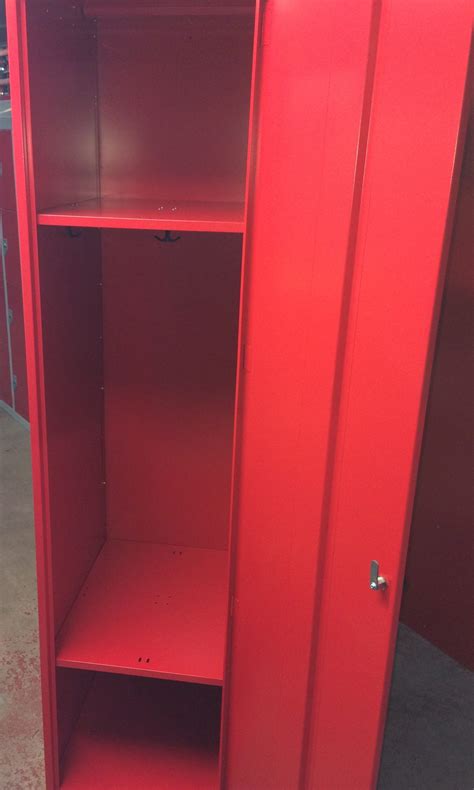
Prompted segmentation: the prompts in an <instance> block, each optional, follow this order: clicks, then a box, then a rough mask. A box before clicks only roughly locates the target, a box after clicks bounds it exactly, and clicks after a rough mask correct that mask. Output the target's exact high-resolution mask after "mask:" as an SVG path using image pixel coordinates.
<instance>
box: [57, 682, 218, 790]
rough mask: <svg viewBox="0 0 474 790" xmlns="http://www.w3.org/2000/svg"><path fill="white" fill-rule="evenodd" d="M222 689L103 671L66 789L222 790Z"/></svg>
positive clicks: (67, 771)
mask: <svg viewBox="0 0 474 790" xmlns="http://www.w3.org/2000/svg"><path fill="white" fill-rule="evenodd" d="M220 705H221V692H220V689H218V688H216V687H211V686H203V685H195V684H189V683H176V682H173V681H163V680H157V679H149V678H139V677H132V676H125V675H112V674H103V673H97V674H96V675H95V676H94V678H93V680H92V683H91V686H90V689H89V692H88V694H87V697H86V699H85V701H84V704H83V706H82V711H81V715H80V717H79V720H78V722H77V725H76V727H75V730H74V732H73V734H72V736H71V739H70V741H69V744H68V747H67V749H66V752H65V755H64V759H63V761H62V766H61V768H62V771H61V774H62V781H61V788H62V790H86V788H87V790H130V788H131V787H137V788H140V790H152V789H153V790H157V788H166V790H188V788H189V790H214V788H215V789H216V790H217V787H218V773H219V770H218V755H219V723H220Z"/></svg>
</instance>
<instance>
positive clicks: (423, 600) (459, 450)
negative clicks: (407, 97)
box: [401, 110, 474, 669]
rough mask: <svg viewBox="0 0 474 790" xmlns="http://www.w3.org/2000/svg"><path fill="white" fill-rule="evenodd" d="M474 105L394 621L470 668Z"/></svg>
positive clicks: (473, 634) (473, 646)
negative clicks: (403, 577) (397, 619)
mask: <svg viewBox="0 0 474 790" xmlns="http://www.w3.org/2000/svg"><path fill="white" fill-rule="evenodd" d="M473 251H474V110H471V117H470V120H469V124H468V131H467V139H466V147H465V152H464V160H463V166H462V172H461V180H460V186H459V195H458V201H457V206H456V215H455V224H454V233H453V239H452V243H451V250H450V256H449V264H448V272H447V280H446V287H445V293H444V301H443V308H442V314H441V321H440V325H439V330H438V339H437V345H436V352H435V359H434V366H433V374H432V380H431V391H430V398H429V403H428V411H427V416H426V423H425V433H424V439H423V450H422V457H421V463H420V469H419V475H418V483H417V491H416V499H415V508H414V513H413V521H412V528H411V536H410V545H409V551H408V560H407V569H406V580H405V583H406V589H405V593H404V596H403V601H402V611H401V620H402V622H404V623H406V624H407V625H409V626H410V627H411V628H414V629H415V631H417V632H418V633H420V634H421V635H422V636H424V637H425V638H426V639H429V641H430V642H433V643H434V644H435V645H437V646H438V647H439V648H441V650H443V651H444V652H445V653H447V654H448V655H450V656H452V657H453V658H455V659H456V660H457V661H459V662H460V663H462V664H464V665H466V666H467V667H470V668H471V669H474V630H473V628H472V624H473V620H474V617H473V601H474V573H473V559H474V557H473V554H474V552H473V547H474V541H473V523H474V518H473V516H474V492H473V484H472V482H473V476H472V471H473V457H474V456H473V422H474V409H473V393H474V386H473V385H474V365H473V347H474V346H473V340H474V277H473V257H474V255H473Z"/></svg>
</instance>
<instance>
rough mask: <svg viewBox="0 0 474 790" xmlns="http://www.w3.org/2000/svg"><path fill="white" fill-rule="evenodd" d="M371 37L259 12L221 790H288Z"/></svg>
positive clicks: (337, 12)
mask: <svg viewBox="0 0 474 790" xmlns="http://www.w3.org/2000/svg"><path fill="white" fill-rule="evenodd" d="M375 23H376V18H375V17H374V14H373V3H372V2H370V0H350V2H345V3H343V4H341V3H340V2H339V0H318V1H317V2H316V1H315V0H298V2H292V3H289V2H287V0H271V1H270V2H269V3H268V5H267V7H266V9H265V16H264V23H263V32H262V41H261V47H260V65H259V68H260V78H259V81H258V85H257V99H256V113H257V116H258V134H257V136H256V139H255V140H254V151H255V154H256V168H255V178H254V183H253V184H252V186H251V189H250V193H251V194H250V201H251V202H250V212H249V227H248V233H247V240H246V256H245V257H246V260H245V270H246V274H245V283H244V315H243V325H242V339H243V342H244V343H245V371H244V372H242V373H241V382H240V399H239V407H238V422H239V425H240V429H239V437H238V441H237V467H236V475H237V481H236V490H235V501H236V512H235V526H234V539H235V550H236V567H235V580H234V602H233V628H232V635H231V656H232V662H231V667H230V673H229V676H228V683H229V690H228V693H227V700H226V713H225V717H226V727H225V732H226V735H227V740H226V744H225V746H224V765H225V787H226V789H228V790H265V789H267V790H283V789H285V790H294V789H295V788H297V787H298V782H299V775H300V770H301V757H302V750H303V746H304V722H305V706H306V697H307V688H308V672H309V666H310V652H311V638H312V623H313V608H314V593H315V580H316V569H317V564H318V550H319V545H320V535H321V529H320V524H321V519H322V518H323V513H324V511H325V507H326V502H325V490H324V489H325V486H324V484H325V474H326V465H327V457H328V452H329V451H330V436H331V433H332V430H333V420H334V412H333V397H334V381H335V376H336V372H337V359H338V338H339V333H340V331H341V315H343V310H342V307H343V304H344V299H345V286H346V269H347V260H348V255H349V257H350V250H351V248H352V244H353V227H354V218H355V217H356V216H357V206H358V200H359V195H360V179H361V172H362V168H363V151H364V146H363V145H360V140H361V139H362V140H363V139H364V137H365V134H366V98H367V93H369V94H370V70H371V63H372V60H373V57H372V48H371V30H372V26H373V25H374V24H375ZM368 77H369V79H368ZM359 152H361V153H362V157H361V158H360V157H359V158H358V153H359Z"/></svg>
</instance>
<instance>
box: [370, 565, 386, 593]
mask: <svg viewBox="0 0 474 790" xmlns="http://www.w3.org/2000/svg"><path fill="white" fill-rule="evenodd" d="M387 586H388V582H387V579H386V578H385V576H379V564H378V562H377V560H371V562H370V578H369V587H370V589H371V590H385V589H386V588H387Z"/></svg>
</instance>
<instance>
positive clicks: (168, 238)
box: [155, 230, 181, 244]
mask: <svg viewBox="0 0 474 790" xmlns="http://www.w3.org/2000/svg"><path fill="white" fill-rule="evenodd" d="M180 238H181V236H176V238H175V239H173V238H171V231H170V230H165V235H164V236H155V239H156V240H157V241H164V242H166V243H167V244H170V243H171V244H172V243H173V242H175V241H179V240H180Z"/></svg>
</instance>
